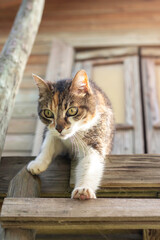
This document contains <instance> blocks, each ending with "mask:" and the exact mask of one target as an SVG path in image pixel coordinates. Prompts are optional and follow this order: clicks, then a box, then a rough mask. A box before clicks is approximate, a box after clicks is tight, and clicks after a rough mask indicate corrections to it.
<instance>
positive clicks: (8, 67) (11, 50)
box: [0, 0, 44, 157]
mask: <svg viewBox="0 0 160 240" xmlns="http://www.w3.org/2000/svg"><path fill="white" fill-rule="evenodd" d="M43 7H44V0H23V1H22V4H21V7H20V9H19V11H18V14H17V16H16V19H15V22H14V24H13V27H12V30H11V32H10V35H9V38H8V40H7V42H6V44H5V46H4V48H3V50H2V53H1V55H0V136H1V137H0V157H1V155H2V151H3V147H4V142H5V136H6V132H7V128H8V123H9V120H10V116H11V113H12V110H13V105H14V99H15V96H16V93H17V91H18V88H19V85H20V82H21V79H22V76H23V72H24V68H25V66H26V63H27V60H28V57H29V55H30V52H31V49H32V46H33V43H34V40H35V37H36V34H37V31H38V27H39V24H40V21H41V17H42V13H43Z"/></svg>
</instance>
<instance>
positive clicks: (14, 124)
mask: <svg viewBox="0 0 160 240" xmlns="http://www.w3.org/2000/svg"><path fill="white" fill-rule="evenodd" d="M35 128H36V119H34V118H28V119H23V118H11V120H10V122H9V126H8V130H7V134H29V133H32V134H34V132H35Z"/></svg>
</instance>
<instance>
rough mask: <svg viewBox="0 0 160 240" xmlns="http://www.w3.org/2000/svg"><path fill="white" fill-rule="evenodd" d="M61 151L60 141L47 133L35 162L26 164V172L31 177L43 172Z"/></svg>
mask: <svg viewBox="0 0 160 240" xmlns="http://www.w3.org/2000/svg"><path fill="white" fill-rule="evenodd" d="M61 151H62V146H61V143H60V141H59V140H58V139H55V138H54V136H53V134H52V133H50V132H49V131H48V132H47V134H46V137H45V140H44V142H43V144H42V148H41V152H40V154H39V155H38V156H37V157H36V159H35V160H33V161H31V162H30V163H29V164H28V166H27V170H28V171H29V172H31V173H32V174H33V175H38V174H40V173H41V172H44V171H45V170H46V169H47V168H48V166H49V164H50V163H51V161H52V158H53V157H56V156H57V155H58V154H59V153H60V152H61Z"/></svg>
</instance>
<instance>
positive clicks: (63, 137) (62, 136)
mask: <svg viewBox="0 0 160 240" xmlns="http://www.w3.org/2000/svg"><path fill="white" fill-rule="evenodd" d="M59 137H60V138H61V139H64V140H65V139H67V138H68V137H67V135H65V134H63V133H60V134H59Z"/></svg>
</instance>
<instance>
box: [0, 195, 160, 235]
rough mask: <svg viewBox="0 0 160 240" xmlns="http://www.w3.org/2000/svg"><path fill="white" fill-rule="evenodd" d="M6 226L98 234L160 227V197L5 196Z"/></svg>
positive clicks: (4, 224)
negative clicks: (110, 230) (80, 198)
mask: <svg viewBox="0 0 160 240" xmlns="http://www.w3.org/2000/svg"><path fill="white" fill-rule="evenodd" d="M0 220H1V221H2V226H3V227H4V228H24V229H36V230H38V231H39V232H45V231H47V232H48V231H49V232H53V233H55V232H60V231H66V232H68V233H75V232H76V233H77V231H82V232H87V231H91V230H92V232H94V233H96V232H97V231H98V230H99V231H100V230H107V229H155V228H156V229H160V199H118V198H115V199H113V198H108V199H103V198H101V199H94V200H88V201H79V200H72V199H66V198H6V199H5V200H4V203H3V206H2V211H1V219H0Z"/></svg>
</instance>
